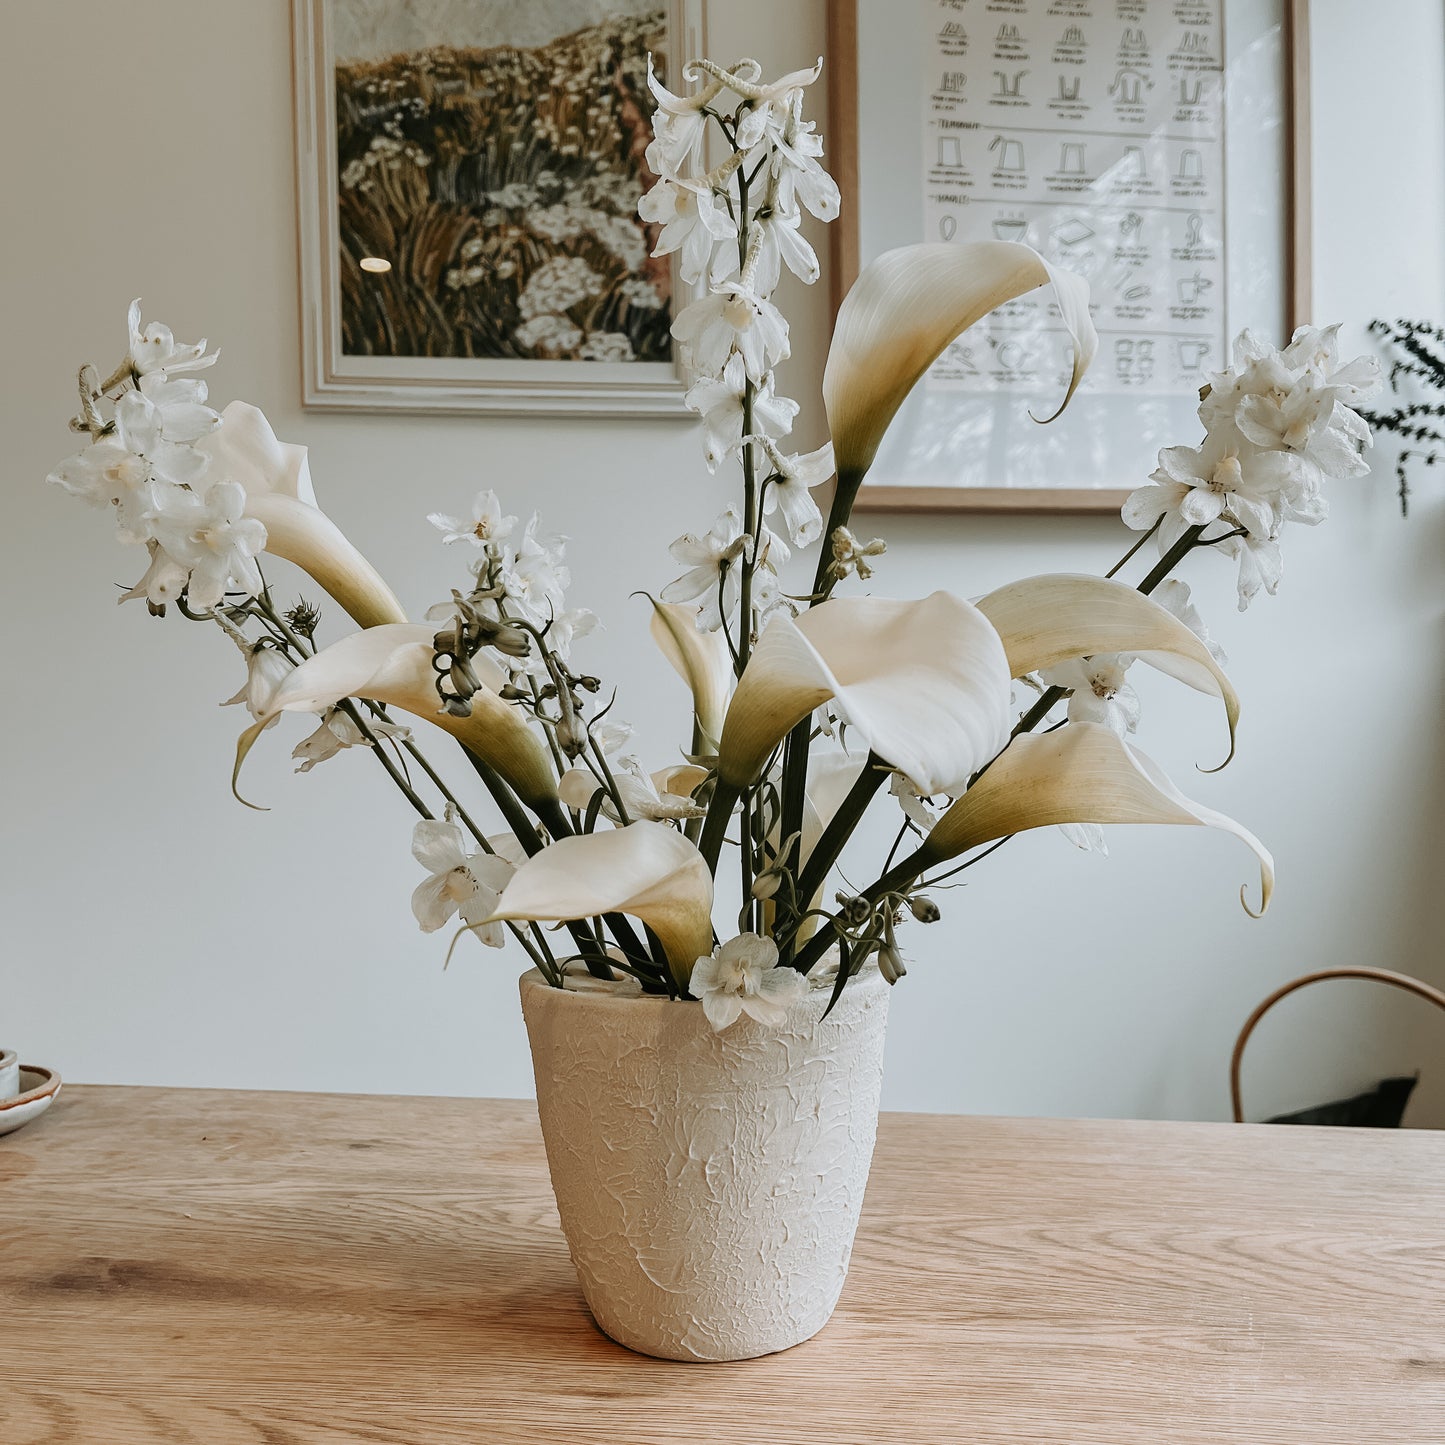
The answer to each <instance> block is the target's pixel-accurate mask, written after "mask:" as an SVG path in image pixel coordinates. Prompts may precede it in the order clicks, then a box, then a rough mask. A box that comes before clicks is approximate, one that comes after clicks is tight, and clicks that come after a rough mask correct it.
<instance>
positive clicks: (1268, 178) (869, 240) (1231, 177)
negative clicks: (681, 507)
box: [828, 0, 1309, 512]
mask: <svg viewBox="0 0 1445 1445" xmlns="http://www.w3.org/2000/svg"><path fill="white" fill-rule="evenodd" d="M828 24H829V32H830V34H829V58H830V61H831V65H832V88H831V91H830V106H831V115H830V137H829V139H830V142H831V145H830V154H831V157H832V165H833V170H834V174H835V175H836V176H837V178H838V181H839V185H840V187H841V188H842V192H843V215H842V217H841V218H840V221H839V223H838V224H837V225H836V226H835V227H834V236H833V243H834V246H833V253H832V260H833V267H832V271H833V283H834V304H835V306H836V305H837V304H839V303H840V302H841V299H842V297H843V295H844V294H845V293H846V291H847V288H848V287H849V286H850V285H851V284H852V282H853V280H854V279H855V278H856V276H857V274H858V271H859V268H860V267H861V266H863V265H866V264H867V262H868V261H870V260H871V259H872V258H873V257H875V256H877V255H879V254H880V253H881V252H883V251H886V250H889V249H891V248H893V247H895V246H902V245H907V244H910V243H914V242H919V241H935V242H936V241H945V242H947V241H974V240H1004V241H1023V242H1026V243H1027V244H1029V245H1031V246H1033V247H1034V249H1035V250H1037V251H1039V252H1040V253H1041V254H1043V255H1044V256H1045V257H1046V258H1048V260H1049V261H1050V262H1053V263H1056V264H1058V265H1059V266H1061V267H1064V268H1067V269H1069V270H1072V271H1075V272H1078V273H1079V274H1081V275H1083V276H1084V277H1085V278H1086V279H1087V280H1088V282H1089V286H1090V292H1091V310H1092V313H1093V318H1094V323H1095V326H1096V327H1097V329H1098V332H1099V352H1098V355H1097V357H1096V359H1095V361H1094V365H1093V367H1092V368H1091V369H1090V372H1089V375H1088V377H1087V378H1086V379H1085V382H1084V384H1083V386H1082V387H1081V388H1080V390H1079V393H1078V395H1077V396H1076V397H1075V399H1074V401H1073V403H1072V404H1071V405H1070V407H1069V408H1068V410H1067V411H1065V412H1064V414H1063V415H1062V416H1061V417H1060V418H1059V419H1058V420H1057V421H1055V422H1052V423H1050V424H1049V425H1048V426H1039V425H1038V424H1037V423H1035V422H1034V421H1033V420H1032V419H1031V417H1030V412H1033V413H1035V414H1037V415H1043V416H1047V415H1049V414H1051V413H1052V412H1053V411H1054V409H1055V407H1056V406H1057V404H1058V401H1059V399H1060V397H1061V396H1062V395H1063V391H1064V383H1065V381H1066V380H1067V376H1068V345H1067V336H1066V334H1065V333H1064V331H1063V329H1062V326H1061V324H1060V321H1059V317H1058V312H1057V309H1056V308H1055V307H1054V306H1053V305H1052V301H1051V297H1050V293H1049V292H1048V291H1047V290H1041V291H1035V292H1032V293H1030V294H1029V295H1027V296H1024V297H1020V298H1019V299H1018V300H1016V301H1013V302H1010V303H1009V304H1008V305H1006V306H1004V307H1001V308H1000V309H999V310H998V311H997V312H995V313H994V314H993V315H992V316H990V317H988V318H986V319H985V320H984V321H983V322H980V323H979V324H978V325H977V326H974V327H972V328H971V329H970V330H969V331H968V332H967V333H965V334H964V335H963V336H962V337H960V338H959V339H958V340H957V341H956V342H955V343H954V344H953V345H952V346H951V347H950V348H949V349H948V351H947V352H946V353H945V354H944V355H943V356H942V357H941V358H940V359H939V361H938V362H937V363H936V364H935V365H934V367H933V368H932V369H931V370H930V371H929V373H928V375H927V376H926V377H925V378H924V379H923V381H921V382H920V383H919V385H918V386H917V387H916V388H915V390H914V393H913V395H912V396H911V397H910V398H909V400H908V402H907V403H906V404H905V407H904V409H903V410H902V411H900V413H899V416H898V419H897V420H896V421H895V423H894V425H893V427H892V429H891V430H890V432H889V434H888V437H887V439H886V441H885V444H884V447H883V449H882V451H881V452H880V453H879V457H878V460H877V461H876V463H875V464H874V468H873V470H872V472H870V474H869V478H868V485H867V486H865V487H864V488H863V490H862V492H861V494H860V496H859V500H858V506H859V508H860V509H862V510H865V511H890V512H946V511H961V512H1034V511H1042V512H1095V511H1098V512H1103V511H1113V510H1116V509H1117V508H1118V507H1119V506H1120V504H1121V503H1122V501H1123V498H1124V497H1125V496H1126V495H1127V493H1128V492H1129V491H1130V490H1131V489H1132V488H1134V487H1135V486H1138V485H1141V484H1142V483H1143V482H1144V480H1145V479H1146V478H1147V476H1148V474H1149V473H1150V472H1151V471H1152V470H1153V469H1154V467H1155V465H1156V462H1155V454H1156V453H1157V451H1158V450H1159V448H1160V447H1162V446H1168V445H1173V444H1176V443H1192V442H1193V441H1194V440H1195V439H1196V438H1197V436H1198V434H1199V425H1198V422H1197V419H1196V418H1195V416H1194V409H1195V407H1196V406H1197V404H1198V397H1197V393H1198V390H1199V387H1200V386H1201V385H1202V384H1203V383H1204V381H1205V379H1206V378H1207V376H1208V374H1209V373H1210V372H1211V371H1217V370H1219V369H1221V368H1222V367H1223V366H1224V365H1226V364H1227V357H1228V348H1229V343H1230V339H1231V338H1232V337H1233V336H1234V335H1235V334H1236V333H1237V332H1238V331H1239V330H1241V329H1242V328H1243V327H1245V326H1249V327H1251V328H1253V329H1254V330H1256V331H1259V332H1261V333H1263V334H1266V335H1268V337H1269V338H1270V339H1271V340H1273V341H1275V342H1277V343H1279V344H1282V343H1283V342H1284V341H1285V340H1287V339H1288V337H1289V335H1290V333H1291V331H1292V330H1293V328H1294V327H1295V326H1296V325H1298V324H1301V323H1302V322H1304V321H1305V320H1308V319H1309V249H1308V248H1309V194H1308V185H1309V173H1308V158H1309V152H1308V145H1309V126H1308V99H1309V98H1308V64H1307V54H1306V44H1307V36H1308V28H1307V13H1306V0H829V17H828Z"/></svg>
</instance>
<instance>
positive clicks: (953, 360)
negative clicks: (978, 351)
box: [943, 341, 978, 376]
mask: <svg viewBox="0 0 1445 1445" xmlns="http://www.w3.org/2000/svg"><path fill="white" fill-rule="evenodd" d="M943 361H944V364H945V365H946V366H951V367H952V368H953V369H954V370H955V371H960V372H962V373H963V374H964V375H965V376H977V375H978V367H977V366H976V365H975V364H974V360H973V347H971V346H965V345H963V343H962V342H959V341H955V342H952V343H951V344H950V345H949V346H948V348H947V349H946V350H945V351H944V353H943Z"/></svg>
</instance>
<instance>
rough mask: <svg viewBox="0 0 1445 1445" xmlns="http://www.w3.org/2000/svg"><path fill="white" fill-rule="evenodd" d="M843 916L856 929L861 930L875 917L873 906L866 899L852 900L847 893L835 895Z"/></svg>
mask: <svg viewBox="0 0 1445 1445" xmlns="http://www.w3.org/2000/svg"><path fill="white" fill-rule="evenodd" d="M834 896H835V898H836V899H837V902H838V905H839V908H840V910H841V912H842V914H843V920H844V922H846V923H850V924H852V925H853V927H855V928H861V927H862V926H863V924H865V923H867V922H868V920H869V919H870V918H872V916H873V905H872V904H871V903H869V901H868V900H867V899H866V898H852V897H850V896H849V895H848V894H846V893H838V894H835V895H834Z"/></svg>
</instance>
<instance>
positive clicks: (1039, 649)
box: [978, 572, 1239, 767]
mask: <svg viewBox="0 0 1445 1445" xmlns="http://www.w3.org/2000/svg"><path fill="white" fill-rule="evenodd" d="M1186 600H1187V594H1186ZM978 610H979V611H980V612H982V613H983V615H984V616H985V617H987V618H988V620H989V621H990V622H991V623H993V625H994V627H995V628H996V629H997V630H998V634H999V636H1000V637H1001V638H1002V639H1003V645H1004V651H1005V652H1007V654H1008V662H1009V671H1010V673H1012V675H1013V676H1014V677H1023V676H1025V675H1026V674H1027V673H1030V672H1042V671H1046V670H1047V669H1050V668H1054V667H1057V666H1059V665H1060V664H1062V663H1069V662H1073V661H1076V660H1077V659H1080V658H1085V657H1113V656H1115V655H1117V654H1121V653H1123V654H1127V655H1129V656H1130V657H1135V658H1138V659H1139V661H1140V662H1147V663H1148V664H1149V666H1150V667H1153V668H1157V669H1158V670H1159V671H1160V672H1163V673H1167V674H1168V675H1169V676H1170V677H1173V678H1176V679H1177V680H1178V681H1180V682H1182V683H1185V684H1187V685H1188V686H1189V687H1192V688H1194V689H1195V690H1196V691H1198V692H1203V693H1208V694H1209V695H1210V696H1211V697H1217V698H1218V699H1219V700H1220V701H1221V702H1222V703H1223V704H1224V713H1225V717H1226V718H1227V719H1228V722H1229V755H1230V757H1233V756H1234V734H1235V729H1236V727H1237V726H1238V723H1239V695H1238V694H1237V693H1236V692H1235V690H1234V685H1233V684H1232V683H1231V682H1230V680H1229V678H1228V677H1226V676H1225V673H1224V669H1223V668H1222V667H1220V665H1219V662H1218V661H1217V659H1216V658H1215V656H1214V654H1213V653H1212V652H1211V651H1210V649H1209V644H1208V643H1207V642H1206V641H1204V640H1203V639H1201V638H1200V637H1198V636H1197V635H1196V634H1195V633H1194V632H1192V631H1191V630H1190V629H1189V627H1188V626H1187V625H1186V624H1185V623H1184V622H1182V621H1181V620H1180V619H1179V618H1178V617H1176V616H1174V614H1173V613H1171V612H1170V611H1169V610H1168V609H1167V608H1165V607H1163V606H1162V605H1161V604H1160V603H1158V602H1155V601H1154V600H1153V598H1151V597H1147V596H1145V594H1144V593H1142V592H1139V591H1137V590H1136V589H1135V588H1133V587H1129V586H1126V585H1125V584H1124V583H1122V582H1114V581H1111V580H1109V579H1108V578H1105V577H1089V576H1086V575H1083V574H1075V573H1067V572H1063V573H1050V574H1046V575H1044V576H1042V577H1026V578H1024V579H1023V580H1022V581H1019V582H1011V583H1009V584H1008V585H1007V586H1006V587H1000V588H998V589H997V591H994V592H990V593H989V594H988V596H987V597H983V598H980V599H979V602H978ZM1110 665H1111V666H1112V664H1110ZM1124 666H1127V663H1125V664H1124ZM1120 671H1121V676H1122V669H1120ZM1067 685H1069V686H1073V684H1072V683H1070V684H1067ZM1228 761H1229V758H1226V759H1225V763H1227V762H1228ZM1223 766H1224V763H1221V764H1220V767H1223Z"/></svg>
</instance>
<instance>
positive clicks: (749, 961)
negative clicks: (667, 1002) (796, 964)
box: [688, 933, 808, 1033]
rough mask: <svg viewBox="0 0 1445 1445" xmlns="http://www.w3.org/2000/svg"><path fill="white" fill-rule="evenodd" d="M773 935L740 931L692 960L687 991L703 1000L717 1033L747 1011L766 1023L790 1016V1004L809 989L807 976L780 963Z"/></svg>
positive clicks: (777, 1023) (772, 1025)
mask: <svg viewBox="0 0 1445 1445" xmlns="http://www.w3.org/2000/svg"><path fill="white" fill-rule="evenodd" d="M777 962H778V946H777V944H775V943H774V942H773V941H772V939H771V938H762V937H760V936H759V935H758V934H756V933H740V934H739V935H738V936H737V937H736V938H731V939H729V940H728V941H727V942H726V943H724V944H723V945H722V946H721V947H720V948H718V949H716V950H714V952H713V954H712V956H711V957H709V958H700V959H698V961H697V962H696V963H695V964H694V965H693V970H692V978H691V980H690V981H689V983H688V992H689V993H691V994H692V996H693V997H694V998H696V999H701V1000H702V1011H703V1013H704V1014H706V1015H707V1021H708V1023H710V1024H711V1025H712V1026H713V1028H714V1029H715V1030H717V1031H718V1032H719V1033H721V1032H722V1031H723V1029H726V1028H730V1027H731V1026H732V1025H733V1024H734V1023H736V1022H737V1020H738V1018H739V1017H740V1016H741V1015H743V1014H747V1016H748V1017H749V1018H751V1019H754V1020H756V1021H757V1022H758V1023H760V1024H762V1025H763V1026H764V1027H765V1028H779V1027H781V1026H782V1025H783V1024H785V1023H786V1022H787V1020H788V1005H789V1004H791V1003H793V1002H795V1001H796V1000H797V999H799V998H802V997H803V996H804V995H805V994H806V993H807V992H808V980H807V979H806V978H804V976H803V975H802V974H801V973H799V972H798V971H797V970H796V969H793V968H778V967H776V965H777Z"/></svg>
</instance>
